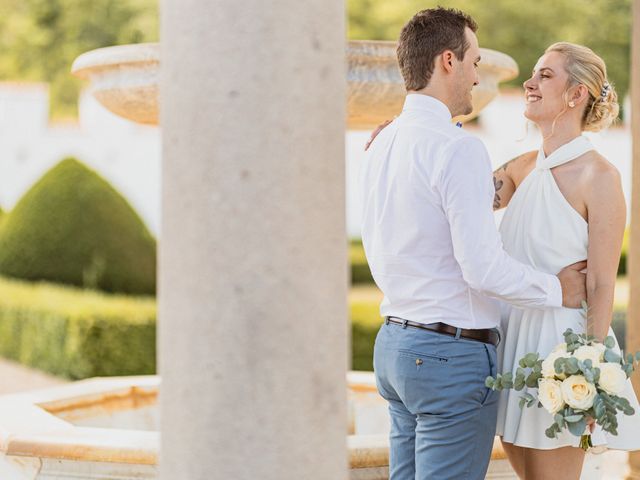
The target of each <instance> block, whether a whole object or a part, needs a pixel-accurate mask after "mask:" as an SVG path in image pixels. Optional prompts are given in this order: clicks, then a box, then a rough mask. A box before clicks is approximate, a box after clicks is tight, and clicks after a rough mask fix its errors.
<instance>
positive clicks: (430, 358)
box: [398, 349, 449, 367]
mask: <svg viewBox="0 0 640 480" xmlns="http://www.w3.org/2000/svg"><path fill="white" fill-rule="evenodd" d="M398 355H399V356H401V357H409V358H413V359H415V363H416V366H417V367H420V366H421V365H423V364H424V363H425V362H429V363H439V364H442V363H447V362H448V361H449V358H448V357H445V356H443V355H439V354H434V353H424V352H417V351H415V350H408V349H401V350H398Z"/></svg>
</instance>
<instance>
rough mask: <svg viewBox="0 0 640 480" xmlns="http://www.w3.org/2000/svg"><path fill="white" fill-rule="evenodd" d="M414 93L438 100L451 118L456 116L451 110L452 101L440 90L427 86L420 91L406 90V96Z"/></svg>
mask: <svg viewBox="0 0 640 480" xmlns="http://www.w3.org/2000/svg"><path fill="white" fill-rule="evenodd" d="M412 93H416V94H418V95H427V96H428V97H433V98H435V99H436V100H440V101H441V102H442V103H444V104H445V105H446V107H447V108H448V109H449V112H450V113H451V116H452V117H455V116H456V112H454V111H453V110H452V103H453V102H452V101H451V99H450V98H449V96H448V95H447V92H445V91H444V90H443V89H442V88H437V87H435V86H431V85H429V86H428V87H425V88H423V89H422V90H408V91H407V95H409V94H412Z"/></svg>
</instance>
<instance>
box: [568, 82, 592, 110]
mask: <svg viewBox="0 0 640 480" xmlns="http://www.w3.org/2000/svg"><path fill="white" fill-rule="evenodd" d="M588 98H589V90H588V89H587V87H585V86H584V85H582V84H581V83H580V84H578V85H576V86H575V87H573V89H572V91H571V92H570V95H569V105H571V104H572V103H573V105H580V104H581V103H582V102H585V101H586V100H587V99H588Z"/></svg>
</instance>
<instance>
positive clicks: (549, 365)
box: [542, 346, 571, 379]
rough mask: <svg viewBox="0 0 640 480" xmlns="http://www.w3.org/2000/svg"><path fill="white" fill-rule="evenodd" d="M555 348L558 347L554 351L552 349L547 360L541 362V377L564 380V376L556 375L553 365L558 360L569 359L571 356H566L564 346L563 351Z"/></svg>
mask: <svg viewBox="0 0 640 480" xmlns="http://www.w3.org/2000/svg"><path fill="white" fill-rule="evenodd" d="M557 348H558V347H556V349H554V350H553V351H552V352H551V353H550V354H549V355H547V358H545V359H544V360H543V361H542V376H543V377H545V378H553V377H558V378H560V379H563V378H565V375H564V374H558V373H556V369H555V366H554V364H555V361H556V360H557V359H558V358H569V357H570V356H571V355H569V354H567V350H566V346H565V350H564V351H563V350H562V349H557Z"/></svg>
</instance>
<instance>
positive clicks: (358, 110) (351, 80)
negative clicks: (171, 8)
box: [71, 40, 518, 130]
mask: <svg viewBox="0 0 640 480" xmlns="http://www.w3.org/2000/svg"><path fill="white" fill-rule="evenodd" d="M480 50H481V56H482V61H481V62H480V67H479V75H480V84H479V85H478V86H476V87H475V88H474V90H473V92H472V97H473V112H472V113H471V114H470V115H467V116H463V117H458V118H455V119H454V121H462V122H465V121H468V120H470V119H472V118H474V117H476V116H477V115H478V114H479V113H480V111H481V110H482V109H483V108H484V107H485V106H486V105H487V104H488V103H489V102H490V101H491V100H492V99H493V98H495V96H496V95H497V94H498V85H499V83H500V82H504V81H507V80H511V79H513V78H515V77H516V76H517V75H518V65H517V64H516V62H515V61H514V60H513V59H512V58H511V57H510V56H508V55H506V54H504V53H501V52H497V51H495V50H489V49H486V48H482V49H480ZM346 53H347V82H348V94H347V128H348V129H350V130H369V129H371V128H373V127H375V126H377V125H378V124H380V123H382V122H383V121H384V120H387V119H391V118H393V117H394V116H395V115H397V114H398V113H400V111H401V110H402V104H403V102H404V97H405V94H406V91H405V89H404V84H403V81H402V76H401V74H400V70H399V68H398V63H397V60H396V43H395V42H388V41H366V40H352V41H349V42H348V44H347V49H346ZM159 71H160V45H159V44H157V43H140V44H133V45H119V46H114V47H107V48H100V49H97V50H92V51H90V52H86V53H83V54H82V55H80V56H79V57H78V58H76V60H75V61H74V62H73V65H72V67H71V72H72V73H73V74H74V75H75V76H77V77H79V78H82V79H85V80H87V81H89V82H90V89H91V92H92V93H93V95H94V96H95V98H96V99H97V100H98V101H99V102H100V103H101V104H102V105H103V106H104V107H106V108H107V109H108V110H110V111H111V112H113V113H115V114H116V115H119V116H121V117H123V118H126V119H128V120H131V121H133V122H137V123H142V124H150V125H157V124H158V110H159V106H158V102H159V101H158V83H159Z"/></svg>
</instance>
